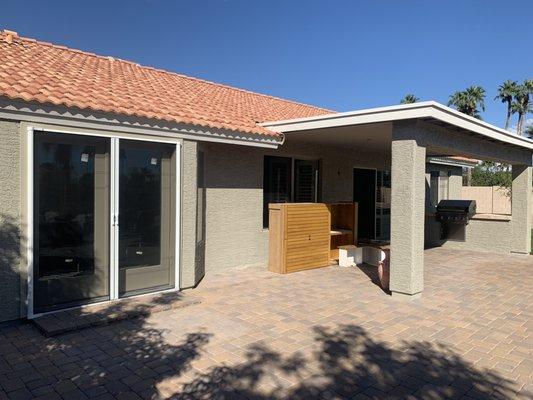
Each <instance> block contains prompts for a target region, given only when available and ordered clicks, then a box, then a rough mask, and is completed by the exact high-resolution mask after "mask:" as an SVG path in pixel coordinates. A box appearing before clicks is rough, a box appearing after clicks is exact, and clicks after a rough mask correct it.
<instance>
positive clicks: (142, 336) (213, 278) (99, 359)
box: [0, 249, 533, 400]
mask: <svg viewBox="0 0 533 400" xmlns="http://www.w3.org/2000/svg"><path fill="white" fill-rule="evenodd" d="M372 272H373V269H372V268H368V269H365V270H364V271H363V270H361V269H358V268H339V267H335V268H333V267H332V268H325V269H318V270H313V271H306V272H300V273H295V274H291V275H285V276H283V275H275V274H271V273H268V272H266V271H265V270H264V269H259V268H245V269H239V270H232V271H227V272H224V273H217V274H210V275H209V276H208V277H207V278H206V279H205V280H204V282H202V283H201V285H200V286H199V288H197V289H195V290H194V291H190V293H191V295H192V293H194V297H195V298H197V299H201V302H199V303H195V304H193V305H191V306H189V307H185V308H182V309H175V310H168V311H162V312H159V313H156V314H149V313H147V314H146V315H144V316H142V317H140V318H136V319H133V320H128V321H122V322H116V323H114V324H110V325H107V326H100V327H93V328H88V329H83V330H79V331H76V332H73V333H69V334H66V335H63V336H58V337H55V338H45V337H43V336H42V335H41V334H40V333H39V332H38V331H37V330H36V329H35V327H33V326H32V325H30V324H25V325H20V326H15V327H4V328H0V399H3V398H9V399H25V398H32V397H38V398H42V399H59V398H64V399H85V398H95V399H112V398H119V399H138V398H156V399H157V398H168V397H172V398H179V399H230V398H231V399H233V398H237V399H240V398H250V399H280V398H290V399H302V400H303V399H313V398H324V399H344V398H354V399H355V398H356V399H359V398H360V399H367V398H375V399H383V398H392V399H404V398H413V399H415V398H431V399H437V398H475V399H507V398H531V397H532V396H533V387H532V385H533V337H532V329H533V318H532V316H533V291H532V288H533V278H532V277H531V276H532V272H533V257H527V256H512V255H508V256H502V255H493V254H485V253H474V252H464V251H463V252H462V251H453V252H452V251H450V250H443V249H432V250H427V251H426V285H425V291H424V295H423V297H422V298H421V299H419V300H416V301H412V302H402V301H400V300H396V299H394V298H391V297H390V296H389V295H387V294H386V293H384V292H383V291H382V290H381V289H380V288H379V287H378V286H376V285H375V284H373V283H372V282H371V277H372ZM369 276H370V277H369ZM187 293H189V292H187V291H186V292H184V294H183V296H184V298H187V296H188V294H187ZM114 307H117V306H116V305H114ZM147 307H151V305H147ZM80 312H83V311H80Z"/></svg>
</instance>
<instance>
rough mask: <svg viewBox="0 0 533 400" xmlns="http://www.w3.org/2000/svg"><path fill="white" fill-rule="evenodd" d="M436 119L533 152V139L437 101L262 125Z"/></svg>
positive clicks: (298, 127) (291, 128)
mask: <svg viewBox="0 0 533 400" xmlns="http://www.w3.org/2000/svg"><path fill="white" fill-rule="evenodd" d="M421 118H433V119H435V120H439V121H441V122H445V123H447V124H450V125H453V126H456V127H458V128H461V129H465V130H468V131H470V132H473V133H476V134H478V135H482V136H485V137H487V138H490V139H492V140H497V141H500V142H503V143H507V144H512V145H516V146H519V147H522V148H526V149H528V150H530V151H533V140H531V139H528V138H525V137H523V136H518V135H516V134H513V133H512V132H509V131H506V130H504V129H501V128H498V127H496V126H494V125H491V124H489V123H487V122H484V121H481V120H479V119H477V118H474V117H471V116H469V115H466V114H463V113H461V112H459V111H457V110H453V109H451V108H449V107H446V106H445V105H443V104H440V103H437V102H435V101H425V102H420V103H413V104H402V105H397V106H390V107H380V108H370V109H365V110H357V111H349V112H344V113H337V114H327V115H322V116H318V117H310V118H298V119H292V120H284V121H270V122H263V123H262V124H260V125H261V126H263V127H265V128H268V129H270V130H273V131H276V132H283V133H289V132H295V131H305V130H311V129H323V128H333V127H340V126H349V125H362V124H370V123H379V122H392V121H400V120H406V119H421Z"/></svg>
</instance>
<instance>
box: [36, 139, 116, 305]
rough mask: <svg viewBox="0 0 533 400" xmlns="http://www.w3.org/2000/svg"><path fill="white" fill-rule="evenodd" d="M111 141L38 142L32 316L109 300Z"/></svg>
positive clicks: (68, 140) (69, 140)
mask: <svg viewBox="0 0 533 400" xmlns="http://www.w3.org/2000/svg"><path fill="white" fill-rule="evenodd" d="M109 166H110V139H108V138H96V137H89V136H75V135H63V134H55V133H46V134H39V135H36V137H35V142H34V206H33V209H34V216H33V221H34V222H33V225H34V233H33V235H34V270H33V282H34V312H36V313H38V312H43V311H49V310H53V309H57V308H64V307H69V306H73V305H77V304H80V303H87V302H91V301H98V300H104V299H108V298H109V245H110V240H109V237H110V236H109V213H110V211H109V207H110V203H109V193H110V180H109Z"/></svg>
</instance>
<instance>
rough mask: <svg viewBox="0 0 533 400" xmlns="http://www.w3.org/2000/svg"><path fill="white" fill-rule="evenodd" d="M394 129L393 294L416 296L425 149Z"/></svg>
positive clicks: (418, 290)
mask: <svg viewBox="0 0 533 400" xmlns="http://www.w3.org/2000/svg"><path fill="white" fill-rule="evenodd" d="M405 133H406V132H404V131H402V130H399V129H395V130H394V131H393V141H392V170H391V175H392V196H391V261H390V263H391V271H390V290H391V292H392V293H393V295H394V294H399V295H417V294H419V293H421V292H422V290H423V288H424V280H423V277H424V214H425V196H426V185H425V171H426V149H425V147H422V146H420V145H419V144H418V143H417V142H416V141H415V140H411V139H406V137H409V135H408V134H407V135H406V134H405Z"/></svg>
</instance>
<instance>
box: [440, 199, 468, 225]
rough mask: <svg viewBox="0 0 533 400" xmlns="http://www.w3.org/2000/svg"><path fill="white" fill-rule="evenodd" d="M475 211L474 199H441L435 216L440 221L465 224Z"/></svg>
mask: <svg viewBox="0 0 533 400" xmlns="http://www.w3.org/2000/svg"><path fill="white" fill-rule="evenodd" d="M475 213H476V201H475V200H441V201H440V202H439V204H438V206H437V213H436V214H435V217H436V218H437V221H438V222H441V223H446V224H463V225H467V224H468V221H469V220H470V218H472V216H474V214H475Z"/></svg>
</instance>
